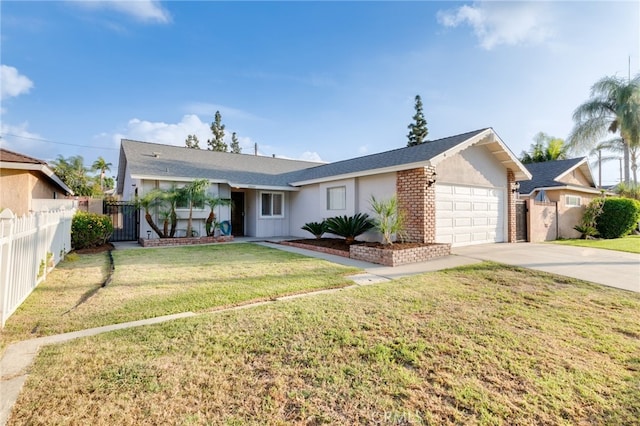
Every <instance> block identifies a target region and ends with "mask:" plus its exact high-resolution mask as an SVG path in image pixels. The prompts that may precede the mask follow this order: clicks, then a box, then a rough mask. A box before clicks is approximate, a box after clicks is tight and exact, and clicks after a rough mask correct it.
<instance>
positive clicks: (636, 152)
mask: <svg viewBox="0 0 640 426" xmlns="http://www.w3.org/2000/svg"><path fill="white" fill-rule="evenodd" d="M599 151H610V152H612V153H613V154H614V155H606V156H604V157H603V156H602V155H601V154H600V152H599ZM624 152H625V144H624V140H623V139H622V138H613V139H609V140H606V141H604V142H600V143H599V144H598V145H596V147H595V148H593V149H592V150H591V152H590V153H589V155H591V156H594V155H595V156H598V160H597V161H598V163H604V162H606V161H612V160H618V159H619V158H620V154H624ZM628 152H629V163H630V166H631V174H632V175H633V186H638V158H639V157H640V145H631V146H629V147H628ZM616 154H617V155H616ZM601 168H602V166H601V164H598V169H599V170H601ZM627 186H629V185H627Z"/></svg>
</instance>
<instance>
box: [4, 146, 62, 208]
mask: <svg viewBox="0 0 640 426" xmlns="http://www.w3.org/2000/svg"><path fill="white" fill-rule="evenodd" d="M67 195H73V191H72V190H71V189H70V188H69V187H68V186H67V185H65V184H64V182H62V180H61V179H60V178H59V177H58V176H56V174H55V173H54V172H53V170H52V169H51V168H50V167H49V166H48V165H47V163H46V162H45V161H43V160H38V159H37V158H33V157H29V156H26V155H23V154H19V153H17V152H13V151H9V150H7V149H4V148H0V208H8V209H11V211H12V212H13V213H14V214H16V215H23V214H26V213H29V212H30V211H34V210H40V208H41V207H44V204H46V202H44V201H42V200H56V199H62V198H65V197H66V196H67ZM49 204H51V206H48V207H54V205H56V206H57V205H58V204H59V202H50V203H49Z"/></svg>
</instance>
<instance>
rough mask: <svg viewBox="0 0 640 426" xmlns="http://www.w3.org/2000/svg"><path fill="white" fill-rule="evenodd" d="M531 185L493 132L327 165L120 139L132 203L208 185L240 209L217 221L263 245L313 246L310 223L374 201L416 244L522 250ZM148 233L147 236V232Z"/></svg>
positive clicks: (122, 179) (125, 188) (221, 213)
mask: <svg viewBox="0 0 640 426" xmlns="http://www.w3.org/2000/svg"><path fill="white" fill-rule="evenodd" d="M530 177H531V175H530V174H529V172H528V171H527V169H526V168H525V167H524V166H523V165H522V164H521V163H520V161H519V160H518V159H517V158H516V157H515V156H514V155H513V153H512V152H511V151H510V150H509V149H508V148H507V146H506V145H505V144H504V142H503V141H502V140H501V139H500V138H499V137H498V135H497V134H496V133H495V132H494V131H493V129H490V128H487V129H481V130H477V131H473V132H469V133H464V134H460V135H456V136H452V137H448V138H444V139H438V140H435V141H429V142H427V143H424V144H421V145H417V146H413V147H406V148H400V149H395V150H392V151H387V152H382V153H379V154H373V155H367V156H364V157H358V158H353V159H350V160H344V161H339V162H335V163H330V164H318V163H309V162H303V161H293V160H285V159H279V158H272V157H262V156H253V155H246V154H230V153H221V152H213V151H205V150H194V149H189V148H182V147H176V146H169V145H159V144H153V143H147V142H137V141H131V140H126V139H123V140H122V143H121V149H120V161H119V166H118V180H117V181H118V188H117V193H118V194H119V195H120V196H121V197H122V199H123V200H133V199H134V197H135V196H136V195H137V196H142V195H143V194H144V193H146V192H148V191H150V190H151V189H154V188H167V187H169V186H170V185H171V184H178V185H183V184H184V183H186V182H190V181H192V180H194V179H198V178H205V179H208V180H209V182H211V185H210V187H209V190H208V191H209V193H210V194H213V195H218V196H220V197H224V198H231V199H232V200H233V201H234V206H233V208H231V209H229V208H220V209H219V210H218V211H217V212H216V213H217V217H218V220H230V221H231V222H232V229H233V234H234V235H246V236H253V237H265V238H266V237H275V236H296V237H309V236H310V235H309V234H308V233H307V232H306V231H303V230H301V229H300V228H301V227H302V226H303V225H304V224H305V223H307V222H312V221H320V220H322V219H324V218H327V217H332V216H338V215H340V216H342V215H348V216H350V215H353V214H355V213H358V212H364V213H369V214H371V209H370V204H369V202H370V199H371V196H372V195H373V196H375V197H376V198H377V199H388V198H390V197H391V196H393V195H394V194H395V195H397V197H398V201H399V204H400V207H401V208H402V209H403V210H404V211H405V213H406V226H405V228H406V231H407V234H408V238H409V240H410V241H419V242H443V243H451V244H452V245H454V246H456V245H466V244H479V243H487V242H506V241H515V213H514V206H515V198H516V196H515V195H516V194H515V181H516V180H526V179H529V178H530ZM182 207H183V209H181V210H179V212H178V213H179V215H180V218H181V219H182V220H183V225H179V227H183V228H185V227H186V225H184V219H185V218H186V215H187V213H188V211H187V210H186V206H182ZM207 214H208V211H207V210H206V208H204V209H199V210H198V211H197V212H196V214H195V215H194V217H195V218H197V221H196V230H199V231H200V233H201V234H202V228H203V227H204V225H203V219H204V218H206V216H207ZM155 218H156V220H157V219H159V218H160V217H159V215H158V213H157V212H156V215H155ZM198 221H199V222H200V224H199V225H198V224H197V222H198ZM141 225H142V226H141V229H140V235H141V236H146V235H147V234H146V233H147V231H148V230H149V228H148V227H147V225H146V223H144V221H142V222H141ZM198 227H199V228H198ZM363 238H364V239H368V240H377V239H378V238H379V236H378V235H376V234H375V233H368V234H367V235H365V236H363Z"/></svg>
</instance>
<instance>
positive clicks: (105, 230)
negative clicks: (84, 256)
mask: <svg viewBox="0 0 640 426" xmlns="http://www.w3.org/2000/svg"><path fill="white" fill-rule="evenodd" d="M112 232H113V224H112V223H111V219H110V218H109V216H105V215H101V214H95V213H87V212H82V211H79V212H77V213H76V214H75V215H74V216H73V220H72V221H71V247H73V248H74V249H83V248H89V247H96V246H100V245H102V244H105V243H106V242H107V241H109V237H110V236H111V233H112Z"/></svg>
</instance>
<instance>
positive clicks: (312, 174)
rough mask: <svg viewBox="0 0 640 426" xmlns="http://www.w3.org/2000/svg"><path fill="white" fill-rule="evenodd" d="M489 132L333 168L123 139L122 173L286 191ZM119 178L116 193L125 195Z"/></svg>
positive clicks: (425, 154)
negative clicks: (269, 187) (285, 188)
mask: <svg viewBox="0 0 640 426" xmlns="http://www.w3.org/2000/svg"><path fill="white" fill-rule="evenodd" d="M485 130H487V129H480V130H475V131H473V132H467V133H462V134H459V135H456V136H451V137H447V138H443V139H437V140H434V141H429V142H428V143H424V144H421V145H417V146H413V147H404V148H399V149H394V150H391V151H386V152H381V153H377V154H372V155H366V156H364V157H358V158H352V159H349V160H344V161H338V162H335V163H330V164H319V163H312V162H308V161H296V160H286V159H281V158H272V157H263V156H255V155H247V154H230V153H224V152H215V151H206V150H199V149H190V148H185V147H178V146H172V145H162V144H156V143H149V142H139V141H132V140H128V139H123V140H122V144H121V149H120V163H119V166H118V175H119V176H121V175H124V172H125V170H124V167H125V164H126V165H127V166H128V167H129V173H130V174H131V175H136V176H154V177H156V178H163V177H166V179H167V180H171V179H172V178H177V177H179V178H194V179H195V178H205V179H211V180H220V181H228V182H231V183H235V184H239V185H248V186H250V185H255V186H279V187H287V186H290V185H291V184H292V183H293V182H302V181H308V180H314V179H323V178H330V177H332V176H341V175H345V174H350V173H362V172H367V171H369V170H371V171H375V170H378V169H383V168H387V167H394V166H402V165H404V164H412V163H417V162H422V161H429V160H431V159H432V158H434V157H435V156H437V155H439V154H442V153H443V152H445V151H447V150H449V149H451V148H453V147H455V146H457V145H459V144H461V143H463V142H465V141H466V140H468V139H469V138H472V137H473V136H476V135H478V134H480V133H482V132H483V131H485ZM123 181H124V179H118V192H120V193H121V192H122V188H121V186H120V185H121V182H123Z"/></svg>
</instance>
